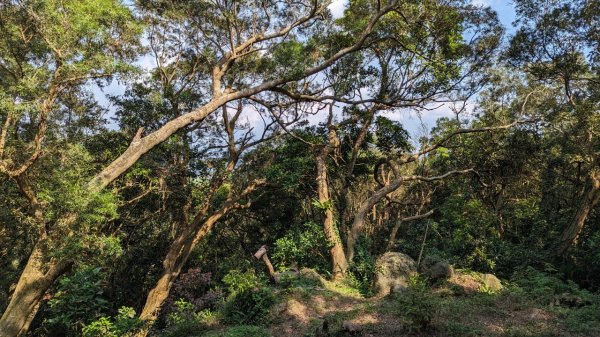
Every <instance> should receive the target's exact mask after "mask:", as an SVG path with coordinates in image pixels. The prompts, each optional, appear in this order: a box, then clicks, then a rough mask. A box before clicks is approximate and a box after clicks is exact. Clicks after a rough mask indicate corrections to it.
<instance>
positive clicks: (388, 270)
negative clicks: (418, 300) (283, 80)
mask: <svg viewBox="0 0 600 337" xmlns="http://www.w3.org/2000/svg"><path fill="white" fill-rule="evenodd" d="M375 270H376V277H377V288H378V295H379V296H386V295H389V294H390V293H391V292H400V291H402V290H404V289H406V288H407V287H408V284H409V278H410V277H411V276H413V275H416V273H417V267H416V263H415V260H413V259H412V258H411V257H410V256H408V255H406V254H402V253H397V252H388V253H385V254H383V255H381V256H380V257H379V258H378V259H377V261H376V262H375Z"/></svg>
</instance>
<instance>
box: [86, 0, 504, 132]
mask: <svg viewBox="0 0 600 337" xmlns="http://www.w3.org/2000/svg"><path fill="white" fill-rule="evenodd" d="M347 2H348V0H334V1H333V2H332V4H331V5H330V6H329V9H330V10H331V12H332V15H333V16H334V17H340V16H342V15H343V12H344V7H345V6H346V4H347ZM472 3H473V4H475V5H480V6H490V7H491V8H492V9H494V10H495V11H496V12H497V13H498V17H499V19H500V22H501V23H502V25H504V27H505V28H506V33H507V35H510V34H511V33H512V32H513V31H514V29H513V28H512V22H513V21H514V19H515V11H514V5H513V3H512V1H510V0H472ZM137 64H138V65H140V66H142V67H144V68H146V69H150V68H152V67H154V64H153V59H152V58H150V57H143V58H141V59H140V60H139V61H138V62H137ZM124 90H125V88H124V86H123V85H122V84H120V83H117V81H113V82H112V83H111V84H110V85H109V86H107V87H105V88H103V89H102V90H100V89H99V88H93V89H92V91H93V92H94V95H95V96H96V98H97V99H98V101H99V102H101V104H102V105H104V106H105V107H107V108H108V111H109V115H111V114H112V112H113V111H114V107H112V106H110V102H109V101H108V100H107V98H106V96H107V95H119V94H122V93H123V92H124ZM472 105H473V103H472V102H471V103H469V106H472ZM386 116H387V117H389V118H391V119H394V120H399V121H401V122H402V124H403V126H404V128H405V129H406V130H407V131H408V132H409V134H410V135H411V138H412V140H413V141H414V142H416V141H418V138H420V137H421V136H423V135H426V134H427V133H428V132H429V130H430V129H431V128H432V127H433V126H434V125H435V122H436V120H437V119H438V118H441V117H450V116H454V115H453V114H452V112H451V110H450V107H448V106H442V107H439V108H437V109H435V110H433V111H426V112H424V113H422V114H421V115H417V114H416V113H414V112H408V111H401V112H393V113H388V114H386ZM107 117H110V116H107ZM256 117H257V116H256ZM248 118H249V119H250V118H252V117H248ZM257 120H258V118H257ZM109 123H110V126H111V127H116V125H114V123H113V122H110V121H109Z"/></svg>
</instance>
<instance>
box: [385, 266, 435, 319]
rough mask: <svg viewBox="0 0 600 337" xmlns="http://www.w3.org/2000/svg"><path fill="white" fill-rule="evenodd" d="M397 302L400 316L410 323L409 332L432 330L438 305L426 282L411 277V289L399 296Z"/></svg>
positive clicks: (396, 298) (396, 297)
mask: <svg viewBox="0 0 600 337" xmlns="http://www.w3.org/2000/svg"><path fill="white" fill-rule="evenodd" d="M395 301H396V303H397V305H398V309H399V313H400V315H401V316H403V317H406V318H407V319H408V320H409V322H410V325H409V330H413V331H425V330H428V329H430V328H431V320H432V319H433V316H434V315H435V313H436V305H435V300H434V298H433V296H432V295H431V294H430V293H429V291H428V288H427V283H426V281H425V280H423V279H420V278H418V277H411V279H410V285H409V288H408V289H407V290H405V291H403V292H402V293H399V294H397V295H396V296H395Z"/></svg>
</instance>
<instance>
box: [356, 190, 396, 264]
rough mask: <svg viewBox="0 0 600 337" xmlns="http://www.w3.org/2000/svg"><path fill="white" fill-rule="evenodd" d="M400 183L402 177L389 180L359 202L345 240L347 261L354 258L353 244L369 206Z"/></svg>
mask: <svg viewBox="0 0 600 337" xmlns="http://www.w3.org/2000/svg"><path fill="white" fill-rule="evenodd" d="M401 183H402V179H396V180H393V181H391V182H390V183H389V184H387V185H385V186H383V187H381V188H380V189H379V190H377V191H376V192H375V193H374V194H373V195H372V196H371V197H369V198H368V199H367V200H365V201H363V202H362V203H361V204H360V207H359V208H358V211H357V212H356V215H355V216H354V221H353V222H352V227H350V232H349V233H348V239H347V242H346V256H347V257H348V261H352V259H354V246H355V245H356V241H357V240H358V237H359V236H360V234H361V233H362V231H363V229H364V227H365V219H366V217H367V214H368V213H369V210H371V208H373V206H375V205H376V204H377V203H378V202H379V201H380V200H381V199H383V198H384V197H385V196H386V195H388V194H389V193H392V192H394V191H395V190H397V189H398V188H399V187H400V185H401Z"/></svg>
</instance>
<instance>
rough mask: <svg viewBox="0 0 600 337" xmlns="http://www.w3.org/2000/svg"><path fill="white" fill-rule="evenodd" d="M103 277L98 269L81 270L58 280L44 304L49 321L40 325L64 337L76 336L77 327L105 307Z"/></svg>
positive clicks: (92, 318)
mask: <svg viewBox="0 0 600 337" xmlns="http://www.w3.org/2000/svg"><path fill="white" fill-rule="evenodd" d="M104 278H105V274H104V273H103V272H102V271H101V270H100V268H92V267H83V268H81V269H78V270H77V271H75V272H74V273H73V274H72V275H70V276H66V277H63V278H61V279H60V281H59V283H58V289H57V292H56V293H55V294H54V297H53V298H52V299H51V300H50V301H48V306H49V315H48V316H49V318H47V319H46V320H45V322H44V325H47V326H49V328H50V329H51V330H54V331H57V332H58V331H61V333H60V334H63V335H67V336H74V335H79V332H80V331H81V328H82V327H83V326H84V325H85V324H87V323H89V322H90V321H93V320H95V319H97V318H99V317H100V316H101V315H102V312H104V311H106V310H107V308H108V301H106V299H104V297H103V296H102V295H103V282H104Z"/></svg>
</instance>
